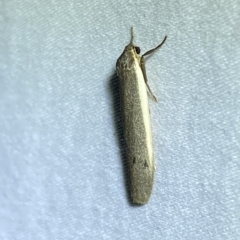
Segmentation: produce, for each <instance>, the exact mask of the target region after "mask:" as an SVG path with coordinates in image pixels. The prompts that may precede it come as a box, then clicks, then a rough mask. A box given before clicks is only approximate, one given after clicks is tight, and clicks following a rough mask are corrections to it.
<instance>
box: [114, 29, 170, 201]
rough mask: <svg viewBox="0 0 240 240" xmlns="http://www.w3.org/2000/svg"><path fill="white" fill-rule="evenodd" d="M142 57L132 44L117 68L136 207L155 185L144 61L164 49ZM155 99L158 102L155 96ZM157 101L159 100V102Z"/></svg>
mask: <svg viewBox="0 0 240 240" xmlns="http://www.w3.org/2000/svg"><path fill="white" fill-rule="evenodd" d="M166 39H167V37H165V38H164V40H163V41H162V43H161V44H160V45H158V46H157V47H156V48H154V49H151V50H149V51H147V52H146V53H145V54H143V55H142V56H140V55H139V54H140V48H139V47H137V46H135V45H134V44H133V28H132V36H131V42H130V43H129V44H128V45H127V46H126V47H125V49H124V51H123V53H122V55H121V56H120V57H119V58H118V60H117V64H116V68H117V75H118V76H119V79H120V101H121V112H122V121H123V127H124V138H125V145H126V153H127V160H128V166H129V174H130V193H131V198H132V200H133V203H137V204H145V203H147V202H148V200H149V198H150V195H151V192H152V187H153V181H154V172H155V163H154V153H153V140H152V130H151V124H150V112H149V106H148V94H147V93H148V92H149V93H150V94H151V95H152V96H153V94H152V92H151V90H150V88H149V86H148V84H147V76H146V70H145V61H144V57H145V56H146V55H149V54H151V53H153V52H155V51H156V50H157V49H158V48H160V47H161V46H162V44H163V43H164V42H165V40H166ZM153 98H155V97H154V96H153ZM155 100H156V99H155Z"/></svg>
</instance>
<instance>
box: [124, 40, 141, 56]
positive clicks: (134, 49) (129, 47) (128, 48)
mask: <svg viewBox="0 0 240 240" xmlns="http://www.w3.org/2000/svg"><path fill="white" fill-rule="evenodd" d="M125 51H127V52H133V53H134V55H139V54H140V52H141V49H140V47H138V46H135V45H134V44H132V43H130V44H128V45H127V46H126V47H125Z"/></svg>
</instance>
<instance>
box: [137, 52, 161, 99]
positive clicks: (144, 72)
mask: <svg viewBox="0 0 240 240" xmlns="http://www.w3.org/2000/svg"><path fill="white" fill-rule="evenodd" d="M140 66H141V69H142V73H143V77H144V81H145V84H146V86H147V90H148V92H149V94H150V96H151V97H152V98H153V99H154V101H156V102H157V98H156V97H155V96H154V94H153V93H152V90H151V88H150V87H149V85H148V80H147V74H146V68H145V60H144V56H142V57H141V60H140Z"/></svg>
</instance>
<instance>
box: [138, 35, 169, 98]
mask: <svg viewBox="0 0 240 240" xmlns="http://www.w3.org/2000/svg"><path fill="white" fill-rule="evenodd" d="M166 39H167V36H165V38H164V39H163V41H162V42H161V43H160V44H159V45H158V46H157V47H155V48H153V49H151V50H149V51H147V52H146V53H144V54H143V55H142V57H141V60H140V66H141V69H142V72H143V77H144V80H145V83H146V86H147V89H148V92H149V93H150V95H151V96H152V98H153V99H154V100H155V101H156V102H157V98H156V97H155V96H154V94H153V93H152V91H151V89H150V87H149V85H148V83H147V74H146V68H145V60H144V56H147V55H150V54H153V53H154V52H155V51H156V50H157V49H158V48H160V47H161V46H162V45H163V44H164V42H165V41H166Z"/></svg>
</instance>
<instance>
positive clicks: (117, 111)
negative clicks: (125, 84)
mask: <svg viewBox="0 0 240 240" xmlns="http://www.w3.org/2000/svg"><path fill="white" fill-rule="evenodd" d="M109 87H110V92H111V95H112V106H113V112H114V116H113V118H114V125H115V129H116V136H117V139H118V143H119V148H120V154H121V159H122V166H123V167H122V169H123V175H124V185H125V189H126V196H127V199H128V203H129V205H131V206H141V205H138V204H133V203H132V199H131V195H130V178H129V167H128V162H127V155H126V148H125V142H124V131H123V124H122V117H121V107H120V104H121V103H120V81H119V78H118V76H117V73H116V71H114V73H113V74H112V76H111V78H110V81H109Z"/></svg>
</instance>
